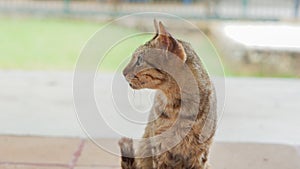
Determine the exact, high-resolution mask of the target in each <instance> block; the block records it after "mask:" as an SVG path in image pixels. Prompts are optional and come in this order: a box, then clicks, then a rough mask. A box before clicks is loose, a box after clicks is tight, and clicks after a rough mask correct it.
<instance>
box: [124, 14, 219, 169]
mask: <svg viewBox="0 0 300 169" xmlns="http://www.w3.org/2000/svg"><path fill="white" fill-rule="evenodd" d="M154 26H155V30H156V34H155V36H154V37H153V38H152V39H151V40H150V41H148V42H146V43H145V44H144V45H142V46H140V47H139V48H138V49H136V51H135V52H134V53H133V56H132V59H131V61H130V63H129V64H128V65H127V66H126V68H125V69H124V70H123V74H124V76H125V78H126V80H127V81H128V83H129V85H130V86H131V87H132V88H133V89H143V88H149V89H156V90H157V92H156V96H155V100H154V104H153V107H152V109H151V112H150V116H149V122H148V124H147V126H146V129H145V132H144V135H143V138H144V139H146V140H147V139H148V141H144V142H141V143H140V144H139V145H138V148H137V150H136V151H135V150H134V148H133V140H132V139H129V138H122V139H121V140H120V141H119V146H120V149H121V155H122V161H121V166H122V169H208V168H209V165H208V154H209V148H210V146H211V143H212V141H213V136H214V134H215V130H216V120H217V114H216V95H215V90H214V86H213V84H212V82H211V80H210V78H209V75H208V73H207V71H206V70H205V68H204V66H203V65H202V63H201V60H200V59H199V57H198V56H197V54H196V53H195V51H194V50H193V48H192V46H191V45H190V44H189V43H187V42H184V41H182V40H178V39H175V38H174V37H173V36H172V35H171V34H170V33H169V32H168V31H167V30H166V28H165V26H164V25H163V24H162V22H159V23H157V21H156V20H154ZM174 58H176V59H177V60H179V62H176V63H175V61H172V59H174ZM184 67H185V68H187V70H188V71H189V72H191V76H192V78H193V79H191V77H189V75H188V71H183V68H184ZM167 68H169V69H168V70H167V71H165V70H164V69H167ZM168 71H169V72H168ZM192 81H194V82H195V83H194V85H195V86H196V88H192V87H193V85H192V84H193V82H192ZM179 83H180V84H181V85H179ZM184 88H185V89H184ZM183 97H184V98H183ZM195 107H196V108H195ZM171 128H172V130H171ZM169 129H170V131H169V133H168V132H167V131H168V130H169ZM165 133H168V134H165ZM160 135H162V136H160ZM155 136H160V137H157V138H156V139H151V138H153V137H155ZM174 142H176V144H175V145H174V146H170V145H172V143H174Z"/></svg>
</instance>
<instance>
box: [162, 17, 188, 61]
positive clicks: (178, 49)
mask: <svg viewBox="0 0 300 169" xmlns="http://www.w3.org/2000/svg"><path fill="white" fill-rule="evenodd" d="M156 41H157V43H158V45H159V47H160V48H162V49H164V50H167V51H169V52H172V53H174V54H175V55H177V56H178V57H179V58H180V59H181V60H182V61H183V62H185V61H186V54H185V51H184V48H183V46H182V44H181V43H180V42H178V41H177V40H176V39H175V38H173V37H172V35H171V34H170V33H169V32H168V31H167V30H166V28H165V26H164V25H163V24H162V22H159V24H158V37H157V38H156Z"/></svg>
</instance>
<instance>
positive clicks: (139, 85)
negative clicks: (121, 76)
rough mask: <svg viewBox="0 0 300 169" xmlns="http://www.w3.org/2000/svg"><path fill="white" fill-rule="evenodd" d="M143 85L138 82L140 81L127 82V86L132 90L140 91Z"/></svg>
mask: <svg viewBox="0 0 300 169" xmlns="http://www.w3.org/2000/svg"><path fill="white" fill-rule="evenodd" d="M144 84H145V82H140V81H135V82H133V81H130V82H129V86H130V87H131V88H132V89H141V88H143V85H144Z"/></svg>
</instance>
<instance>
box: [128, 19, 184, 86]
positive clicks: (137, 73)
mask: <svg viewBox="0 0 300 169" xmlns="http://www.w3.org/2000/svg"><path fill="white" fill-rule="evenodd" d="M154 27H155V30H156V34H155V36H154V37H153V38H152V39H151V40H150V41H148V42H146V43H145V44H144V45H142V46H140V47H138V48H137V49H136V51H135V52H134V53H133V55H132V58H131V61H130V62H129V64H128V65H127V66H126V68H125V69H124V70H123V75H124V76H125V78H126V80H127V81H128V83H129V85H130V86H131V87H132V88H133V89H142V88H149V89H162V88H163V87H164V86H168V85H170V84H168V83H174V82H172V80H171V79H172V77H171V76H170V75H169V74H168V73H167V72H165V71H163V69H162V68H163V67H164V66H167V65H168V64H167V63H170V62H171V60H172V59H174V58H175V59H176V60H179V62H180V63H182V64H184V63H185V62H186V59H187V56H186V53H185V51H184V47H183V46H182V44H181V43H180V42H179V41H178V40H176V39H175V38H173V36H172V35H171V34H170V33H169V32H168V31H167V30H166V28H165V27H164V25H163V24H162V23H161V22H159V23H157V22H156V20H154ZM168 66H170V64H169V65H168ZM171 66H174V67H173V69H176V66H175V65H171Z"/></svg>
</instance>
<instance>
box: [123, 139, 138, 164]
mask: <svg viewBox="0 0 300 169" xmlns="http://www.w3.org/2000/svg"><path fill="white" fill-rule="evenodd" d="M119 146H120V149H121V156H122V157H121V158H122V161H121V166H122V169H136V163H135V159H134V149H133V141H132V139H129V138H122V139H121V140H119Z"/></svg>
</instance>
